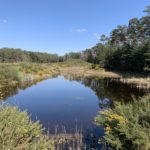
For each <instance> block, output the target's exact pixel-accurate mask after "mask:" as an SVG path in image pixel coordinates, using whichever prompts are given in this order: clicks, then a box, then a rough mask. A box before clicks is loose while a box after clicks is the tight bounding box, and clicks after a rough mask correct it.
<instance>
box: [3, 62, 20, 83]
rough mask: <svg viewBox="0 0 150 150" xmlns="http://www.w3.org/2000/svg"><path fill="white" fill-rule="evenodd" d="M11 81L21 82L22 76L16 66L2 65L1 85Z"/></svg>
mask: <svg viewBox="0 0 150 150" xmlns="http://www.w3.org/2000/svg"><path fill="white" fill-rule="evenodd" d="M10 81H20V74H19V71H18V69H17V67H15V66H10V65H2V64H1V65H0V83H2V82H10Z"/></svg>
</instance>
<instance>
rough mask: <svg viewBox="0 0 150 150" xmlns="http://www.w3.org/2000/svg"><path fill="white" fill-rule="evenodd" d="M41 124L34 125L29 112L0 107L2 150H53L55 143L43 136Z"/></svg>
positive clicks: (0, 140) (0, 141)
mask: <svg viewBox="0 0 150 150" xmlns="http://www.w3.org/2000/svg"><path fill="white" fill-rule="evenodd" d="M42 131H43V129H42V127H41V125H40V124H39V122H35V123H33V122H32V121H31V120H30V117H29V116H28V115H27V112H20V111H19V110H18V108H16V107H10V106H6V107H2V106H0V149H1V150H8V149H15V150H30V149H33V150H51V149H53V148H54V147H53V141H52V140H50V139H48V137H47V136H45V135H43V134H42Z"/></svg>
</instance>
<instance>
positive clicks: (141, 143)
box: [95, 95, 150, 150]
mask: <svg viewBox="0 0 150 150" xmlns="http://www.w3.org/2000/svg"><path fill="white" fill-rule="evenodd" d="M95 122H96V124H97V125H102V126H103V127H104V129H105V136H104V139H105V141H106V142H107V143H108V144H109V145H110V147H112V148H114V149H117V150H129V149H130V150H149V149H150V95H147V96H144V97H142V98H140V99H138V100H135V101H134V102H132V103H128V104H121V103H116V105H115V107H114V109H108V110H104V111H101V112H100V113H99V115H98V116H97V117H96V118H95ZM101 141H103V140H102V139H100V140H99V142H101Z"/></svg>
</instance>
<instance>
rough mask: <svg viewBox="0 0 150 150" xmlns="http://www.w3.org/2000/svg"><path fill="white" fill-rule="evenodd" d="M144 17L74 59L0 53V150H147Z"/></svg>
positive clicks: (149, 102)
mask: <svg viewBox="0 0 150 150" xmlns="http://www.w3.org/2000/svg"><path fill="white" fill-rule="evenodd" d="M146 12H147V15H146V16H144V17H141V18H139V19H138V18H133V19H131V20H129V23H128V25H123V26H118V27H117V28H115V29H114V30H113V31H112V32H111V34H110V36H108V37H107V36H105V35H102V36H101V38H100V42H99V43H98V44H97V45H96V46H94V47H92V48H90V49H86V50H83V51H81V52H71V53H68V54H65V55H64V56H58V55H57V54H48V53H41V52H30V51H25V50H21V49H13V48H1V49H0V100H1V101H0V102H1V106H0V149H2V150H6V149H16V150H26V149H27V150H28V149H29V150H30V149H35V150H36V149H39V150H50V149H52V150H53V149H69V148H72V149H85V150H86V149H89V150H91V149H108V148H110V149H117V150H128V149H131V150H149V149H150V95H149V93H150V28H149V26H150V16H149V13H150V8H149V7H147V9H146ZM145 95H146V96H145ZM98 112H99V113H98ZM29 116H30V117H29ZM96 116H97V117H96ZM37 120H39V121H37Z"/></svg>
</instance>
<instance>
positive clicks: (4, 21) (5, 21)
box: [0, 19, 8, 23]
mask: <svg viewBox="0 0 150 150" xmlns="http://www.w3.org/2000/svg"><path fill="white" fill-rule="evenodd" d="M7 22H8V21H7V20H6V19H0V23H7Z"/></svg>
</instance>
